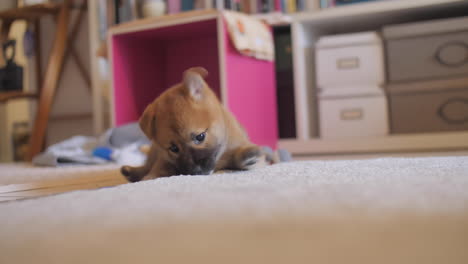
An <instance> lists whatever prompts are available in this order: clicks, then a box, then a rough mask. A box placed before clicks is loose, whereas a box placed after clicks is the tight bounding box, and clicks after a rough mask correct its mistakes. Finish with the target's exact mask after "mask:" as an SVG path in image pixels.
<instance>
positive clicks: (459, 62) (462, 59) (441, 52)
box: [435, 41, 468, 67]
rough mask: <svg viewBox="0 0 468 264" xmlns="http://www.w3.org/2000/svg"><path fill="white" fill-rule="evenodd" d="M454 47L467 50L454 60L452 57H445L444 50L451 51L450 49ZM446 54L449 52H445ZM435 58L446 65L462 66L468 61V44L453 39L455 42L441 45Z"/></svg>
mask: <svg viewBox="0 0 468 264" xmlns="http://www.w3.org/2000/svg"><path fill="white" fill-rule="evenodd" d="M453 48H461V49H462V50H464V51H465V54H464V56H460V58H458V57H457V58H458V59H457V60H455V61H454V60H452V61H450V59H448V60H447V58H444V51H445V52H447V51H448V52H450V49H453ZM446 55H447V54H445V56H446ZM449 56H450V55H449ZM435 59H436V60H437V62H439V63H440V64H442V65H444V66H448V67H460V66H462V65H464V64H465V63H467V62H468V44H466V43H464V42H461V41H453V42H449V43H445V44H444V45H442V46H440V47H439V48H438V49H437V50H436V53H435Z"/></svg>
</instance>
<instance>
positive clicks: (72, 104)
mask: <svg viewBox="0 0 468 264" xmlns="http://www.w3.org/2000/svg"><path fill="white" fill-rule="evenodd" d="M77 13H78V10H74V11H72V21H71V22H73V21H74V19H75V18H76V16H77ZM72 25H73V23H71V24H70V26H69V31H71V30H72ZM41 31H42V34H41V47H42V58H43V60H42V70H43V71H45V69H46V67H47V58H48V55H49V53H50V50H51V48H52V42H53V39H54V33H55V23H54V21H53V20H52V18H51V17H47V18H44V19H42V21H41ZM74 44H75V45H74V46H75V48H76V50H77V53H78V55H79V57H80V58H81V60H82V61H83V63H84V64H85V65H86V69H87V70H88V71H90V66H89V65H90V61H89V41H88V16H87V14H86V15H85V16H84V18H83V21H82V23H81V26H80V30H79V32H78V36H77V37H76V40H75V42H74ZM89 74H91V73H89ZM91 94H92V93H91V89H90V88H89V87H87V84H86V82H85V81H84V80H83V78H82V77H81V75H80V74H79V71H78V67H77V65H76V63H75V62H74V60H73V59H72V57H71V56H70V57H69V58H68V60H67V61H66V63H65V65H64V72H63V75H62V79H61V80H60V81H59V86H58V90H57V93H56V97H55V100H54V103H53V105H52V113H51V119H50V122H49V127H48V131H47V142H46V144H47V145H50V144H53V143H56V142H58V141H62V140H64V139H66V138H69V137H71V136H74V135H92V134H93V129H92V125H93V124H92V97H91Z"/></svg>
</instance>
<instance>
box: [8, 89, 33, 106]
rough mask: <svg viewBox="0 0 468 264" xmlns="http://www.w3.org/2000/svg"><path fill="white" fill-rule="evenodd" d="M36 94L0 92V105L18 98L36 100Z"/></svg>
mask: <svg viewBox="0 0 468 264" xmlns="http://www.w3.org/2000/svg"><path fill="white" fill-rule="evenodd" d="M37 97H38V96H37V94H36V93H30V92H23V91H13V92H0V103H5V102H7V101H9V100H12V99H20V98H37Z"/></svg>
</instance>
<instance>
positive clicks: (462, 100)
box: [437, 98, 468, 125]
mask: <svg viewBox="0 0 468 264" xmlns="http://www.w3.org/2000/svg"><path fill="white" fill-rule="evenodd" d="M454 103H455V104H456V103H461V104H465V105H466V109H468V99H467V98H451V99H448V100H447V101H445V103H443V104H442V105H441V106H440V107H439V109H438V110H437V114H438V115H439V117H440V118H442V120H444V121H445V122H447V123H449V124H454V125H455V124H463V123H466V122H468V110H467V111H466V113H465V116H466V117H462V118H458V119H453V118H450V117H449V116H447V112H446V110H447V107H448V106H449V105H451V104H454Z"/></svg>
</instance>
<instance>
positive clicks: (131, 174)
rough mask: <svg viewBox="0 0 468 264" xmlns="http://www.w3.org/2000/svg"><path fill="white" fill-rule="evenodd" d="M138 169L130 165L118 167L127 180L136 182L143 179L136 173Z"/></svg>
mask: <svg viewBox="0 0 468 264" xmlns="http://www.w3.org/2000/svg"><path fill="white" fill-rule="evenodd" d="M137 172H138V170H137V169H136V168H134V167H131V166H122V167H121V168H120V173H122V175H123V176H124V177H125V179H127V181H129V182H138V181H141V180H142V179H143V177H142V176H141V175H140V174H139V173H137Z"/></svg>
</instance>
